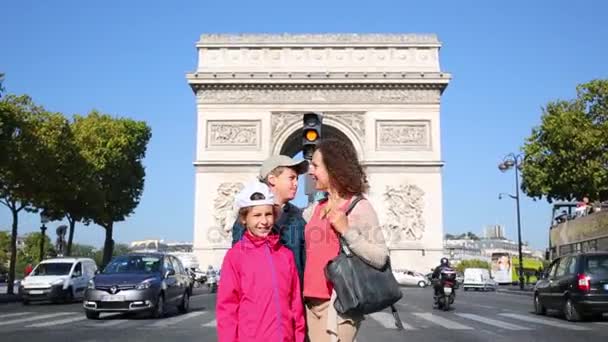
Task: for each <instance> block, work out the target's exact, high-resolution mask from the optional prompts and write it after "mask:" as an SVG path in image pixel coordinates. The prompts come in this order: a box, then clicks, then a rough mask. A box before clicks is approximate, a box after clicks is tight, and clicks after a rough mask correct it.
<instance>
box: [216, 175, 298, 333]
mask: <svg viewBox="0 0 608 342" xmlns="http://www.w3.org/2000/svg"><path fill="white" fill-rule="evenodd" d="M235 202H236V207H237V208H238V209H239V215H238V221H239V222H240V223H241V224H242V225H243V226H244V227H245V228H246V231H245V233H244V234H243V237H242V238H241V240H239V241H238V242H237V243H236V245H235V246H234V247H233V248H231V249H230V250H228V252H227V253H226V256H225V257H224V260H223V262H222V277H221V278H220V284H219V287H218V294H217V302H216V320H217V335H218V340H219V341H220V342H224V341H226V342H232V341H241V342H249V341H252V342H253V341H255V342H257V341H284V342H304V339H305V335H306V323H305V319H304V305H303V304H302V295H301V292H300V281H299V279H298V278H299V277H298V271H297V269H296V264H295V261H294V256H293V253H292V252H291V251H290V250H289V249H287V248H286V247H285V246H283V245H282V244H281V243H280V242H279V235H278V234H277V232H276V230H275V229H273V225H274V223H275V218H276V217H277V213H278V211H279V209H280V208H279V206H278V205H276V204H275V199H274V195H273V194H272V193H271V191H270V189H269V188H268V186H267V185H266V184H264V183H260V182H254V183H252V184H249V185H247V186H246V187H245V188H244V189H243V190H242V191H241V192H240V193H239V194H238V195H237V196H236V198H235Z"/></svg>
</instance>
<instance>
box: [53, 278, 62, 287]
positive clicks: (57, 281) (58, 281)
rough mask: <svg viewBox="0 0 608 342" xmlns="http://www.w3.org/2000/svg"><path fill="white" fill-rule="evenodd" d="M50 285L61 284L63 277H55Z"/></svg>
mask: <svg viewBox="0 0 608 342" xmlns="http://www.w3.org/2000/svg"><path fill="white" fill-rule="evenodd" d="M51 285H55V286H56V285H63V279H57V280H55V281H54V282H52V283H51Z"/></svg>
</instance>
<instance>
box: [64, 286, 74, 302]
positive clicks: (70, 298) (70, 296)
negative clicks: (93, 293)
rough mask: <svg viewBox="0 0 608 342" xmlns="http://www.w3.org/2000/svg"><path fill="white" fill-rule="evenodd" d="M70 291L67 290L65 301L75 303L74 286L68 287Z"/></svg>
mask: <svg viewBox="0 0 608 342" xmlns="http://www.w3.org/2000/svg"><path fill="white" fill-rule="evenodd" d="M67 291H68V292H66V294H65V302H66V303H73V302H74V292H72V288H71V287H70V288H68V290H67Z"/></svg>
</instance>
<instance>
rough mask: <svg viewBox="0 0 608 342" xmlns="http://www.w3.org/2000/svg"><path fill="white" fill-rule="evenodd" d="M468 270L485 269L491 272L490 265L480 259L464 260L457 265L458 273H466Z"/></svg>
mask: <svg viewBox="0 0 608 342" xmlns="http://www.w3.org/2000/svg"><path fill="white" fill-rule="evenodd" d="M466 268H485V269H487V270H490V263H489V262H487V261H483V260H479V259H471V260H462V261H461V262H459V263H458V265H456V271H458V272H464V270H465V269H466Z"/></svg>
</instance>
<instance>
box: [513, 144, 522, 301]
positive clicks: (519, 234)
mask: <svg viewBox="0 0 608 342" xmlns="http://www.w3.org/2000/svg"><path fill="white" fill-rule="evenodd" d="M513 159H514V160H515V202H516V203H517V240H518V241H517V244H518V248H519V272H518V273H519V288H520V289H521V290H523V289H524V275H523V272H524V267H523V263H524V262H523V258H522V253H521V218H520V213H519V161H518V160H517V156H514V157H513Z"/></svg>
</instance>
